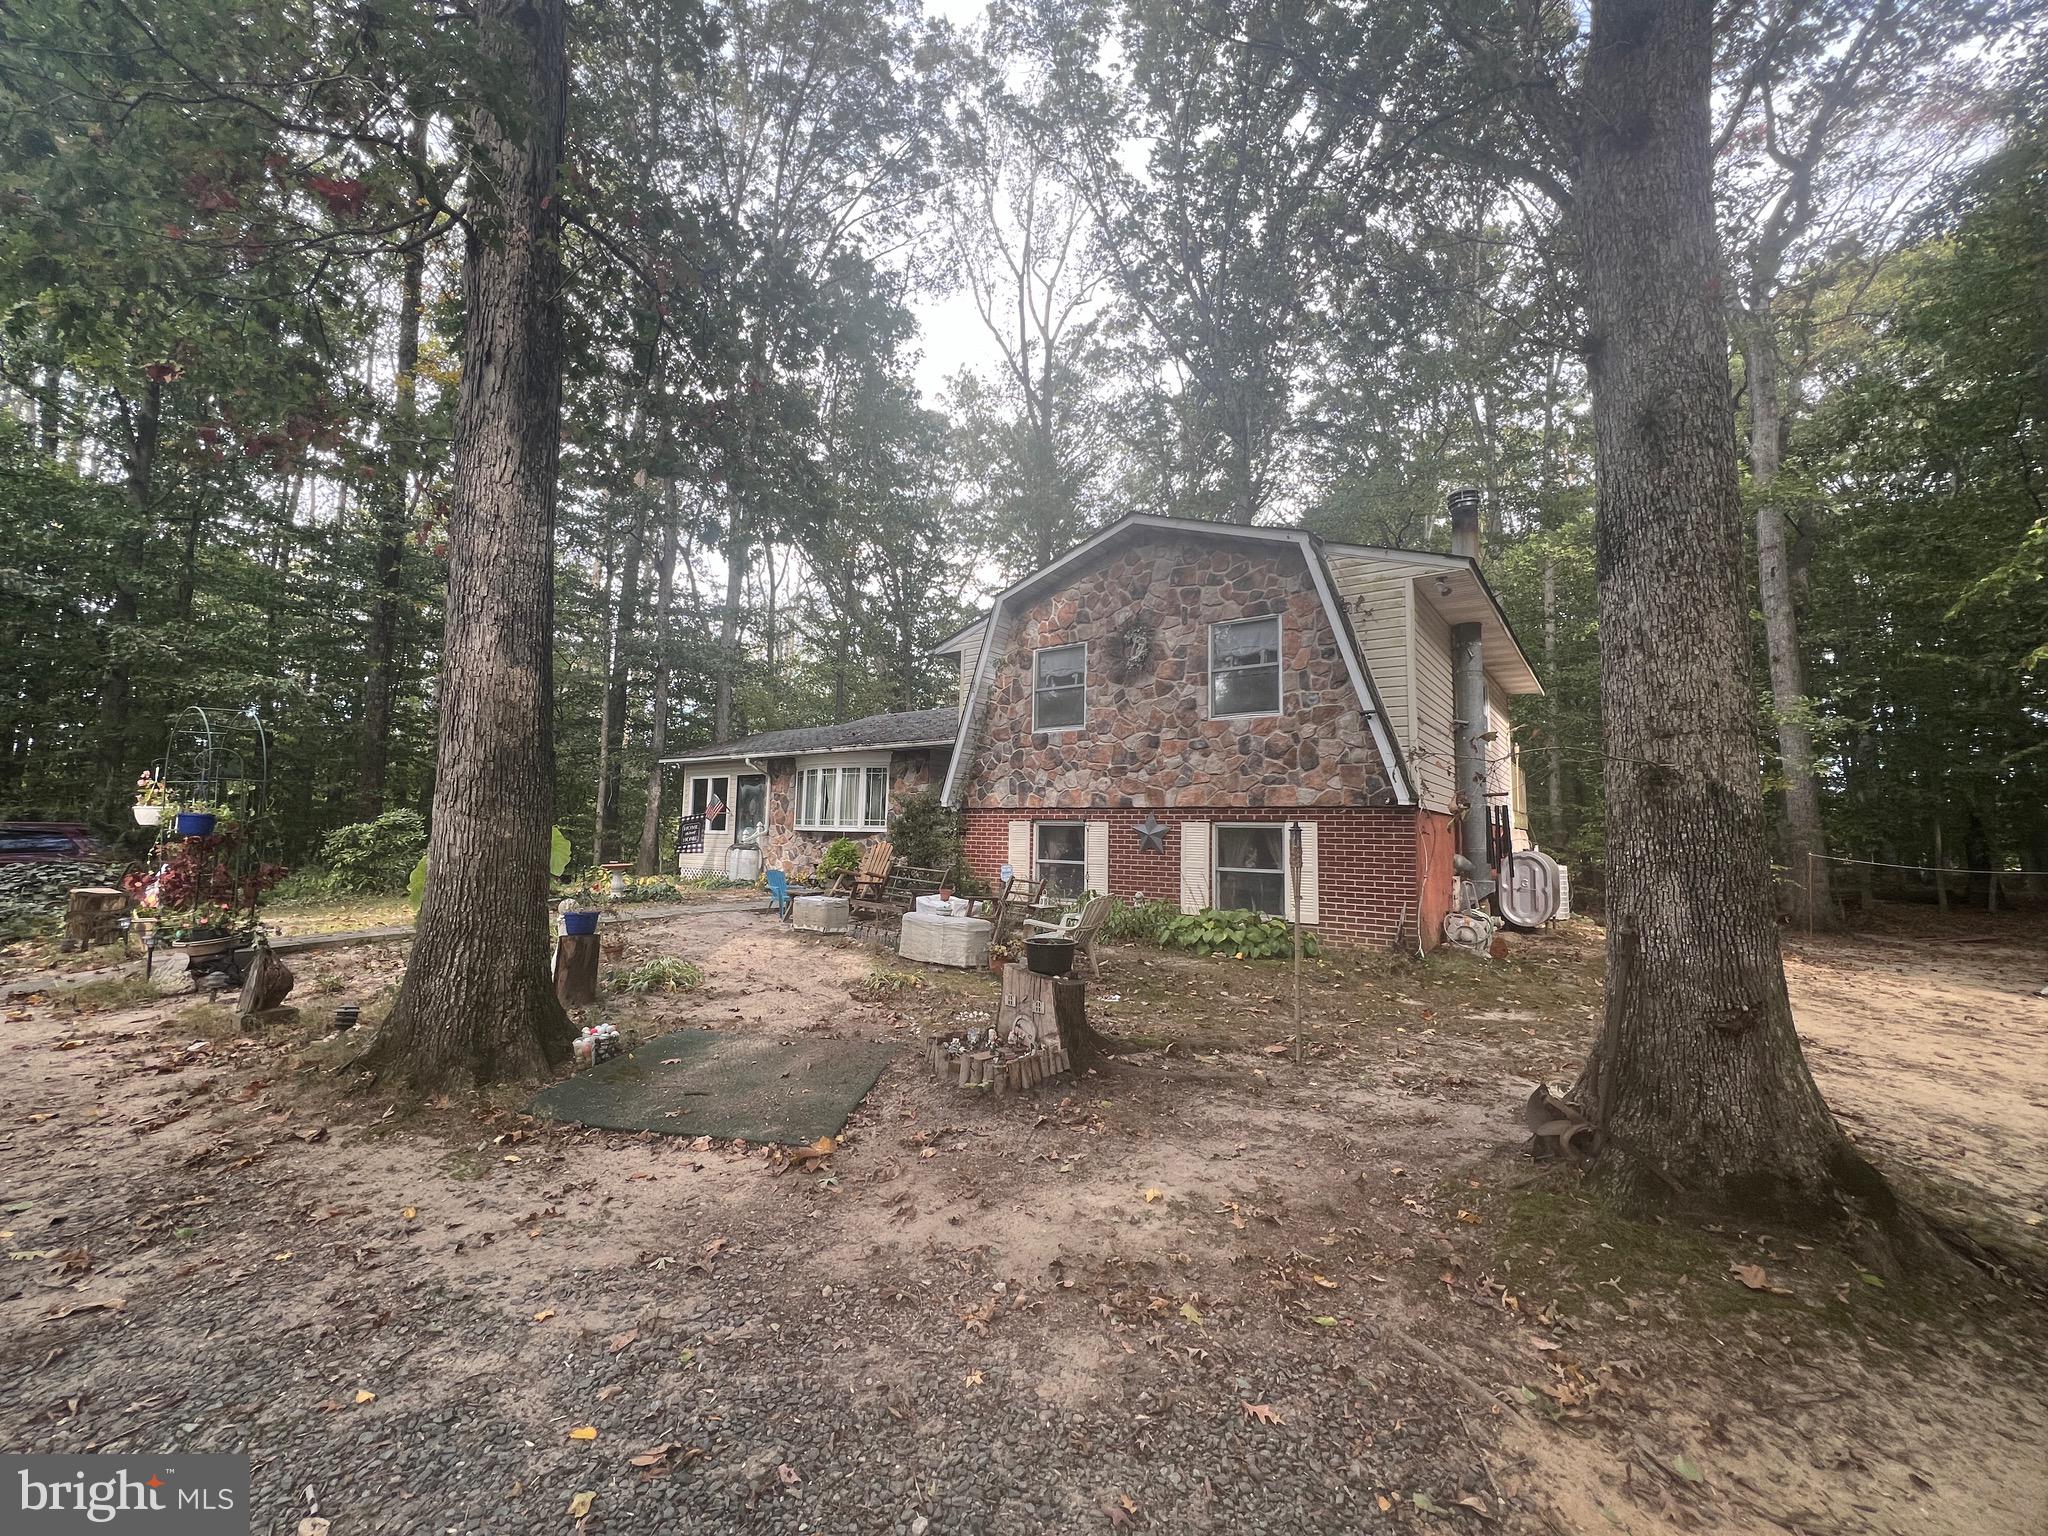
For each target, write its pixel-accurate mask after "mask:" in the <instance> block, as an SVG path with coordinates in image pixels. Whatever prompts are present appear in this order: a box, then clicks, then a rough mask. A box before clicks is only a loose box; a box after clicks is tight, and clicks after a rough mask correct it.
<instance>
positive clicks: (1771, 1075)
mask: <svg viewBox="0 0 2048 1536" xmlns="http://www.w3.org/2000/svg"><path fill="white" fill-rule="evenodd" d="M1712 28H1713V6H1712V0H1597V3H1596V4H1595V7H1594V11H1593V31H1592V41H1591V50H1590V52H1589V54H1588V58H1587V77H1586V109H1585V120H1586V122H1587V123H1588V124H1589V128H1588V136H1587V140H1586V144H1585V151H1584V161H1583V167H1582V171H1581V178H1582V180H1581V186H1580V189H1579V190H1580V216H1581V218H1582V221H1583V223H1582V227H1581V237H1582V239H1583V242H1584V245H1583V261H1584V272H1583V276H1584V280H1585V289H1586V295H1587V297H1586V308H1587V319H1588V323H1589V339H1588V345H1589V360H1590V363H1591V373H1592V383H1593V428H1594V449H1595V454H1596V467H1597V471H1598V482H1599V500H1598V521H1599V571H1600V635H1601V653H1602V678H1601V707H1602V715H1603V719H1604V723H1605V729H1606V742H1607V767H1606V780H1607V903H1608V921H1609V928H1608V963H1609V973H1608V995H1607V1014H1606V1022H1605V1026H1604V1028H1603V1030H1602V1032H1601V1035H1600V1039H1599V1041H1598V1043H1597V1045H1596V1046H1595V1049H1594V1053H1593V1056H1592V1058H1591V1059H1590V1060H1589V1061H1588V1063H1587V1067H1586V1072H1585V1075H1584V1077H1583V1078H1582V1079H1581V1082H1580V1090H1579V1091H1580V1094H1581V1097H1582V1101H1583V1102H1584V1105H1585V1107H1586V1109H1587V1110H1588V1111H1589V1113H1590V1115H1591V1117H1592V1118H1593V1119H1594V1121H1595V1123H1596V1124H1597V1125H1599V1126H1600V1127H1601V1128H1602V1129H1603V1130H1604V1131H1605V1133H1606V1136H1607V1143H1608V1148H1609V1151H1608V1156H1609V1157H1610V1159H1611V1160H1612V1164H1613V1171H1614V1172H1615V1174H1616V1176H1617V1178H1618V1181H1619V1183H1620V1184H1621V1186H1622V1188H1623V1189H1624V1190H1625V1191H1627V1192H1629V1193H1631V1194H1637V1195H1660V1196H1661V1195H1668V1194H1670V1193H1672V1192H1674V1191H1676V1192H1680V1193H1682V1195H1683V1196H1685V1197H1687V1198H1689V1199H1694V1200H1699V1201H1703V1202H1708V1203H1713V1204H1720V1205H1727V1206H1732V1207H1734V1208H1737V1209H1739V1210H1741V1211H1743V1212H1745V1213H1749V1214H1753V1215H1756V1216H1762V1217H1775V1218H1780V1219H1786V1220H1795V1221H1796V1220H1804V1219H1808V1218H1812V1217H1814V1216H1816V1215H1820V1214H1824V1213H1838V1212H1841V1211H1842V1210H1843V1206H1844V1200H1845V1197H1850V1196H1860V1197H1866V1198H1868V1199H1870V1200H1871V1201H1872V1202H1873V1203H1875V1204H1878V1205H1882V1206H1884V1207H1885V1208H1886V1209H1887V1210H1889V1209H1890V1203H1889V1202H1890V1197H1889V1194H1888V1192H1887V1190H1886V1187H1885V1184H1884V1182H1883V1180H1882V1178H1881V1177H1880V1176H1879V1175H1878V1174H1877V1173H1876V1172H1875V1171H1874V1170H1873V1169H1871V1168H1870V1166H1869V1165H1868V1164H1867V1163H1865V1162H1864V1161H1863V1159H1862V1158H1861V1157H1860V1156H1858V1155H1857V1153H1856V1152H1855V1151H1854V1150H1853V1149H1852V1148H1851V1147H1850V1145H1849V1143H1848V1141H1847V1140H1846V1138H1844V1136H1843V1135H1842V1132H1841V1130H1840V1128H1839V1127H1838V1126H1837V1125H1836V1124H1835V1122H1834V1119H1833V1117H1832V1116H1831V1115H1830V1114H1829V1113H1828V1109H1827V1106H1826V1105H1825V1104H1824V1103H1822V1101H1821V1096H1820V1092H1819V1090H1818V1089H1817V1088H1816V1087H1815V1086H1814V1082H1813V1077H1812V1075H1811V1073H1809V1072H1808V1070H1807V1067H1806V1062H1805V1059H1804V1057H1803V1056H1802V1055H1801V1054H1800V1050H1799V1037H1798V1035H1797V1034H1796V1033H1795V1032H1794V1030H1793V1026H1792V1010H1791V1004H1790V1001H1789V999H1788V998H1787V996H1786V993H1785V974H1784V967H1783V964H1782V962H1781V960H1780V957H1779V954H1778V934H1777V924H1776V919H1775V915H1774V913H1773V911H1772V906H1771V900H1770V868H1769V860H1768V857H1767V853H1766V848H1765V818H1764V807H1763V790H1762V784H1761V782H1760V779H1759V775H1758V771H1757V761H1756V754H1755V748H1754V734H1753V733H1754V720H1755V716H1754V710H1753V704H1752V699H1751V695H1750V691H1749V625H1748V602H1747V592H1746V585H1747V584H1746V582H1745V581H1744V580H1743V549H1742V537H1741V503H1740V496H1739V490H1738V486H1737V480H1736V463H1735V443H1734V436H1733V434H1732V433H1731V432H1730V431H1729V424H1728V415H1727V409H1728V383H1727V381H1728V367H1727V359H1728V352H1727V332H1726V322H1725V320H1724V317H1723V308H1722V304H1721V300H1720V296H1719V294H1718V293H1717V288H1718V270H1719V266H1718V261H1717V258H1716V251H1715V243H1714V242H1715V237H1714V208H1713V182H1712V177H1713V169H1712V158H1711V154H1710V150H1709V117H1708V95H1709V90H1710V85H1711V65H1712V56H1713V38H1712Z"/></svg>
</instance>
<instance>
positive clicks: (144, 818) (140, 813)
mask: <svg viewBox="0 0 2048 1536" xmlns="http://www.w3.org/2000/svg"><path fill="white" fill-rule="evenodd" d="M163 822H164V808H163V807H162V806H160V805H138V806H136V807H135V825H137V826H138V827H160V826H162V825H163Z"/></svg>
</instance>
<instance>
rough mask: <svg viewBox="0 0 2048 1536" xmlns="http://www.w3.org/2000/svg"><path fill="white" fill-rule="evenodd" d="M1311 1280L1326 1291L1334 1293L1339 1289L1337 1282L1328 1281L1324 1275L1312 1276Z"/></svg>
mask: <svg viewBox="0 0 2048 1536" xmlns="http://www.w3.org/2000/svg"><path fill="white" fill-rule="evenodd" d="M1309 1279H1310V1280H1312V1281H1314V1282H1315V1283H1316V1284H1317V1285H1320V1286H1321V1287H1322V1288H1323V1289H1324V1290H1326V1291H1334V1290H1336V1289H1337V1282H1336V1281H1334V1280H1330V1279H1326V1278H1325V1277H1324V1276H1322V1275H1310V1276H1309Z"/></svg>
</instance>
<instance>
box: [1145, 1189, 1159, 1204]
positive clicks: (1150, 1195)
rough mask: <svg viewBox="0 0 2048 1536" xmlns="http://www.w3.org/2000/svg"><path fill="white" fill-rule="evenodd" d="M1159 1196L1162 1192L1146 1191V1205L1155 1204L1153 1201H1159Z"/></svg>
mask: <svg viewBox="0 0 2048 1536" xmlns="http://www.w3.org/2000/svg"><path fill="white" fill-rule="evenodd" d="M1159 1195H1160V1191H1159V1190H1156V1189H1148V1190H1146V1191H1145V1203H1146V1204H1147V1205H1150V1204H1152V1202H1153V1201H1155V1200H1157V1199H1158V1198H1159Z"/></svg>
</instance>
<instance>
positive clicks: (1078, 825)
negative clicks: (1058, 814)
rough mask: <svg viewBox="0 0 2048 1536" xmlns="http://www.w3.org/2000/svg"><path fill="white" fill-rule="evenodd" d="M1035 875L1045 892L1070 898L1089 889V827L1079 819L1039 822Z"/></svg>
mask: <svg viewBox="0 0 2048 1536" xmlns="http://www.w3.org/2000/svg"><path fill="white" fill-rule="evenodd" d="M1036 836H1037V838H1038V878H1039V879H1041V880H1043V881H1044V882H1045V894H1046V895H1048V896H1057V897H1060V898H1062V899H1063V900H1067V901H1072V900H1074V899H1076V898H1077V897H1079V896H1080V894H1081V893H1082V892H1083V891H1084V890H1086V889H1087V888H1088V830H1087V827H1086V825H1085V824H1084V823H1082V822H1078V821H1041V822H1040V823H1039V824H1038V829H1037V833H1036Z"/></svg>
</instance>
